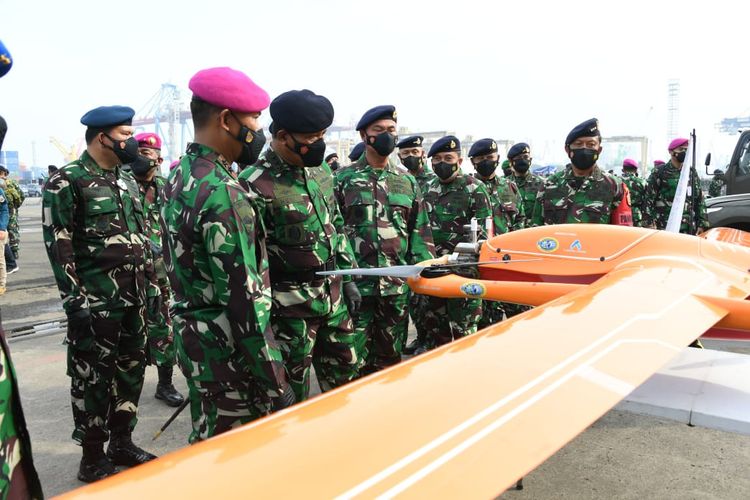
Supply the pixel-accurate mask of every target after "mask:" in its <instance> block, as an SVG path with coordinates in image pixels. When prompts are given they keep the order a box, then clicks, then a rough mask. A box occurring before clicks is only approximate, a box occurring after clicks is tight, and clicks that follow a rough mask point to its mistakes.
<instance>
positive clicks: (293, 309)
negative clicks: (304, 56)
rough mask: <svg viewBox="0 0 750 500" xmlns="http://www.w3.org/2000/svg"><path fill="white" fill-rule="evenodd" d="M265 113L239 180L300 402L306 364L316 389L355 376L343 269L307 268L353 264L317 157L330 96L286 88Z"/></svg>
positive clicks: (356, 299)
mask: <svg viewBox="0 0 750 500" xmlns="http://www.w3.org/2000/svg"><path fill="white" fill-rule="evenodd" d="M271 118H272V119H273V124H272V126H271V133H272V134H273V141H272V143H271V147H270V148H269V149H268V150H266V153H265V155H264V156H263V157H262V158H261V159H260V160H258V162H257V163H256V164H255V165H253V166H250V167H247V168H246V169H244V170H243V171H242V173H241V174H240V177H239V180H240V184H242V185H243V186H245V187H247V188H248V189H251V190H253V191H255V192H256V193H257V194H258V195H259V196H260V199H261V201H262V202H263V205H262V210H261V213H262V216H263V222H264V224H265V227H266V232H267V235H268V236H267V240H266V246H267V248H268V263H269V267H270V273H271V288H272V290H273V308H272V309H271V326H272V327H273V333H274V335H275V336H276V340H278V342H279V344H280V346H281V351H282V353H283V355H284V364H285V365H286V369H287V373H288V374H289V380H290V383H291V385H292V388H293V389H294V393H295V396H296V398H297V401H304V400H305V399H307V398H308V397H309V393H310V366H311V364H314V365H315V373H316V375H317V377H318V382H319V384H320V388H321V389H322V390H323V391H327V390H330V389H333V388H335V387H338V386H340V385H342V384H345V383H347V382H349V381H351V380H354V379H355V378H357V377H358V376H359V373H360V370H361V368H362V366H363V365H364V359H363V358H361V357H360V356H361V354H362V351H363V346H364V343H365V338H364V334H363V333H362V332H355V331H354V326H353V324H352V319H351V316H350V315H349V313H350V312H351V313H355V312H356V310H357V308H358V307H359V305H360V304H361V302H362V297H361V296H360V294H359V291H358V290H357V285H355V284H354V282H353V281H352V278H351V276H345V277H343V279H342V276H327V277H322V276H318V275H316V274H315V273H316V272H318V271H330V270H333V269H351V268H353V267H356V263H355V257H354V252H353V251H352V248H351V246H350V245H349V240H348V238H347V237H346V234H345V231H344V219H343V218H342V216H341V212H340V211H339V209H338V206H337V204H336V197H335V195H334V191H333V175H332V173H331V170H330V169H329V168H328V165H327V164H326V163H324V162H323V154H324V152H325V147H326V145H325V142H324V141H323V137H324V136H325V132H326V129H327V128H328V127H329V126H330V125H331V123H333V106H332V105H331V102H330V101H329V100H328V99H326V98H325V97H323V96H319V95H315V94H314V93H313V92H311V91H309V90H301V91H296V90H292V91H289V92H285V93H283V94H281V95H280V96H278V97H277V98H276V99H274V100H273V102H272V103H271ZM344 299H346V302H347V304H344ZM347 305H348V306H349V310H347Z"/></svg>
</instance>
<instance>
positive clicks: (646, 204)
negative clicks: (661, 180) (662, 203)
mask: <svg viewBox="0 0 750 500" xmlns="http://www.w3.org/2000/svg"><path fill="white" fill-rule="evenodd" d="M620 178H621V179H622V181H623V182H624V183H625V185H626V186H628V190H629V191H630V208H631V210H632V211H633V225H634V226H636V227H651V226H652V224H653V213H654V209H653V202H654V194H653V193H652V192H651V188H650V187H649V185H648V183H647V182H646V179H644V178H643V177H638V176H637V175H635V174H630V173H624V172H623V174H622V176H621V177H620Z"/></svg>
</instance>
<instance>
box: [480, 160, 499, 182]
mask: <svg viewBox="0 0 750 500" xmlns="http://www.w3.org/2000/svg"><path fill="white" fill-rule="evenodd" d="M497 163H498V162H497V160H482V161H480V162H479V163H477V164H475V165H474V168H475V169H477V173H478V174H479V175H480V176H482V177H484V178H485V179H489V178H490V177H491V176H492V174H494V173H495V169H497Z"/></svg>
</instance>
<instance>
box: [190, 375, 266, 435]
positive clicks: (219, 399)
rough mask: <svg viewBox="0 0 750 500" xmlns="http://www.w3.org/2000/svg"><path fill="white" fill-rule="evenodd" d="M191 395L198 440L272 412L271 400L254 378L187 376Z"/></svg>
mask: <svg viewBox="0 0 750 500" xmlns="http://www.w3.org/2000/svg"><path fill="white" fill-rule="evenodd" d="M187 386H188V399H189V400H190V416H191V418H192V423H193V430H192V432H191V433H190V437H189V438H188V441H189V442H190V443H191V444H192V443H196V442H198V441H203V440H205V439H208V438H210V437H213V436H216V435H219V434H221V433H223V432H226V431H228V430H230V429H234V428H235V427H239V426H240V425H243V424H246V423H248V422H252V421H253V420H256V419H258V418H260V417H263V416H265V415H268V414H269V413H270V412H271V402H270V401H269V400H268V398H267V397H266V396H265V395H264V394H262V392H261V391H260V389H259V388H258V387H257V386H256V385H255V384H253V383H252V382H246V381H242V380H234V381H227V382H219V381H203V380H198V379H197V378H192V377H188V378H187Z"/></svg>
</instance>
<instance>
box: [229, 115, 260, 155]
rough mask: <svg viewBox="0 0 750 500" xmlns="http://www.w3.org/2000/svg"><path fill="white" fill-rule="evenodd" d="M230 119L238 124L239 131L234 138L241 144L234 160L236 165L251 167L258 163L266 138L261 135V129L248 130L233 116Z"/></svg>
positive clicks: (248, 128)
mask: <svg viewBox="0 0 750 500" xmlns="http://www.w3.org/2000/svg"><path fill="white" fill-rule="evenodd" d="M232 117H234V119H235V120H237V123H239V124H240V131H239V132H238V133H237V135H236V136H232V137H234V138H235V139H236V140H237V141H239V143H240V144H242V150H240V154H239V156H238V157H237V158H235V159H234V161H235V162H237V164H238V165H252V164H253V163H255V162H256V161H258V157H259V156H260V152H261V151H263V146H264V145H265V144H266V136H265V135H264V134H263V129H260V130H250V127H246V126H245V125H243V123H242V122H241V121H240V120H239V118H237V117H236V116H234V113H232Z"/></svg>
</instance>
